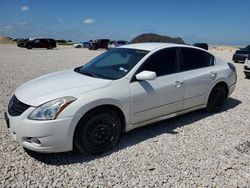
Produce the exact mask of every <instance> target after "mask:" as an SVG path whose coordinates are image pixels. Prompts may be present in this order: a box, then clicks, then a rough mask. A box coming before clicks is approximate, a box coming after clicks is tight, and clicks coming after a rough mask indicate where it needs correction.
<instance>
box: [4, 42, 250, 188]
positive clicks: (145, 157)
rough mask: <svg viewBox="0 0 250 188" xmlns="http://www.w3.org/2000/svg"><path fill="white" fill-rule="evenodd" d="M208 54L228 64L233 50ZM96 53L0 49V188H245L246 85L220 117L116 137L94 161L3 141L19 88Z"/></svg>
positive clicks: (196, 117)
mask: <svg viewBox="0 0 250 188" xmlns="http://www.w3.org/2000/svg"><path fill="white" fill-rule="evenodd" d="M213 52H214V53H216V54H218V55H220V56H221V57H223V58H224V59H226V60H228V61H231V57H232V53H233V51H217V50H216V49H213ZM100 53H102V51H88V50H87V49H73V48H71V47H60V46H59V47H58V49H54V50H42V49H39V50H26V49H21V48H17V47H16V46H14V45H0V86H1V90H0V96H1V98H0V156H1V157H0V166H1V168H0V187H24V186H25V187H26V186H28V187H45V186H47V187H62V186H67V187H250V118H249V117H250V95H249V93H250V87H249V86H250V80H249V79H246V78H245V77H244V74H243V71H242V70H243V64H236V67H237V72H238V83H237V87H236V90H235V91H234V93H233V94H232V96H231V97H230V98H229V100H228V102H227V104H226V105H225V107H224V110H223V112H221V113H217V114H209V113H207V112H204V111H203V110H199V111H196V112H192V113H189V114H186V115H182V116H179V117H176V118H172V119H169V120H166V121H162V122H160V123H155V124H153V125H150V126H146V127H142V128H139V129H136V130H133V131H131V132H129V133H126V134H123V135H122V136H121V139H120V143H119V145H118V146H117V147H116V148H115V149H114V150H112V151H110V152H108V153H105V154H103V155H101V156H96V157H90V156H85V155H82V154H79V153H74V152H67V153H59V154H39V153H30V152H26V151H25V150H24V149H23V148H22V147H20V146H19V145H17V144H16V143H15V142H14V141H13V139H12V138H11V136H10V134H9V132H8V130H7V128H6V124H5V120H4V111H5V109H6V105H7V103H8V100H9V99H10V97H11V96H12V94H13V92H14V90H15V88H17V87H18V86H19V85H20V84H22V83H24V82H26V81H27V80H30V79H32V78H35V77H37V76H40V75H43V74H45V73H49V72H54V71H57V70H62V69H67V68H72V67H76V66H79V65H81V64H83V63H84V62H86V61H87V60H89V59H91V58H92V57H94V56H96V55H98V54H100Z"/></svg>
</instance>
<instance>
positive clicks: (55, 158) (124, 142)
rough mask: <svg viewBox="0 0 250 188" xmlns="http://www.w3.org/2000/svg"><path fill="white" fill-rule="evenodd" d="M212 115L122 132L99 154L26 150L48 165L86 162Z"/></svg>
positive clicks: (203, 113)
mask: <svg viewBox="0 0 250 188" xmlns="http://www.w3.org/2000/svg"><path fill="white" fill-rule="evenodd" d="M240 103H241V101H239V100H237V99H234V98H229V99H228V101H227V103H226V104H225V105H224V107H223V108H222V110H221V112H219V113H222V112H225V111H228V110H230V109H233V108H235V107H236V106H238V105H239V104H240ZM211 115H213V113H209V112H206V111H205V110H197V111H194V112H190V113H187V114H184V115H181V116H178V117H174V118H171V119H167V120H164V121H160V122H157V123H153V124H150V125H147V126H144V127H141V128H137V129H135V130H132V131H130V132H128V133H124V134H122V135H121V138H120V142H119V144H118V146H116V147H115V148H114V149H113V150H111V151H108V152H106V153H104V154H102V155H97V156H89V155H84V154H81V153H79V152H77V151H74V152H73V151H71V152H64V153H50V154H45V153H36V152H33V151H29V150H25V151H26V153H27V154H28V155H29V156H30V157H32V158H34V159H36V160H38V161H40V162H42V163H45V164H48V165H55V166H60V165H69V164H75V163H85V162H88V161H91V160H95V159H97V158H102V157H105V156H109V155H111V154H112V153H115V152H118V151H120V150H123V149H125V148H127V147H130V146H133V145H135V144H138V143H140V142H142V141H145V140H147V139H150V138H154V137H156V136H159V135H161V134H178V131H176V130H175V129H176V128H178V127H183V126H188V125H190V124H192V123H194V122H196V121H199V120H200V119H203V118H206V117H209V116H211Z"/></svg>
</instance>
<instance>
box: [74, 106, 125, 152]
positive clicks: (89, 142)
mask: <svg viewBox="0 0 250 188" xmlns="http://www.w3.org/2000/svg"><path fill="white" fill-rule="evenodd" d="M120 133H121V120H120V118H119V116H118V115H117V114H116V113H115V112H114V111H113V110H110V109H108V108H99V109H96V110H93V111H91V112H90V113H88V114H87V115H86V116H85V117H83V118H82V119H81V120H80V121H79V123H78V125H77V128H76V130H75V135H74V145H75V146H76V148H77V149H78V150H79V151H80V152H82V153H84V154H89V155H98V154H102V153H104V152H105V151H108V150H110V149H112V148H113V147H114V146H115V145H117V143H118V141H119V137H120Z"/></svg>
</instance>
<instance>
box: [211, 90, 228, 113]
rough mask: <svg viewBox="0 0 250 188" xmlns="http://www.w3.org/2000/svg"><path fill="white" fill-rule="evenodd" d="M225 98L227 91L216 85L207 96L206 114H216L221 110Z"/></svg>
mask: <svg viewBox="0 0 250 188" xmlns="http://www.w3.org/2000/svg"><path fill="white" fill-rule="evenodd" d="M226 98H227V90H226V88H225V87H224V86H223V85H217V86H215V87H214V88H213V90H212V91H211V93H210V95H209V99H208V103H207V108H206V109H207V111H208V112H218V111H220V110H221V108H222V106H223V105H224V103H225V101H226Z"/></svg>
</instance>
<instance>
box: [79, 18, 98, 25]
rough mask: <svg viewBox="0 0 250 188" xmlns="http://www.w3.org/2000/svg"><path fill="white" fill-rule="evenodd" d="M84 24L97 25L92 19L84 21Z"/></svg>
mask: <svg viewBox="0 0 250 188" xmlns="http://www.w3.org/2000/svg"><path fill="white" fill-rule="evenodd" d="M82 22H83V23H84V24H93V23H95V20H93V19H91V18H87V19H85V20H83V21H82Z"/></svg>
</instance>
